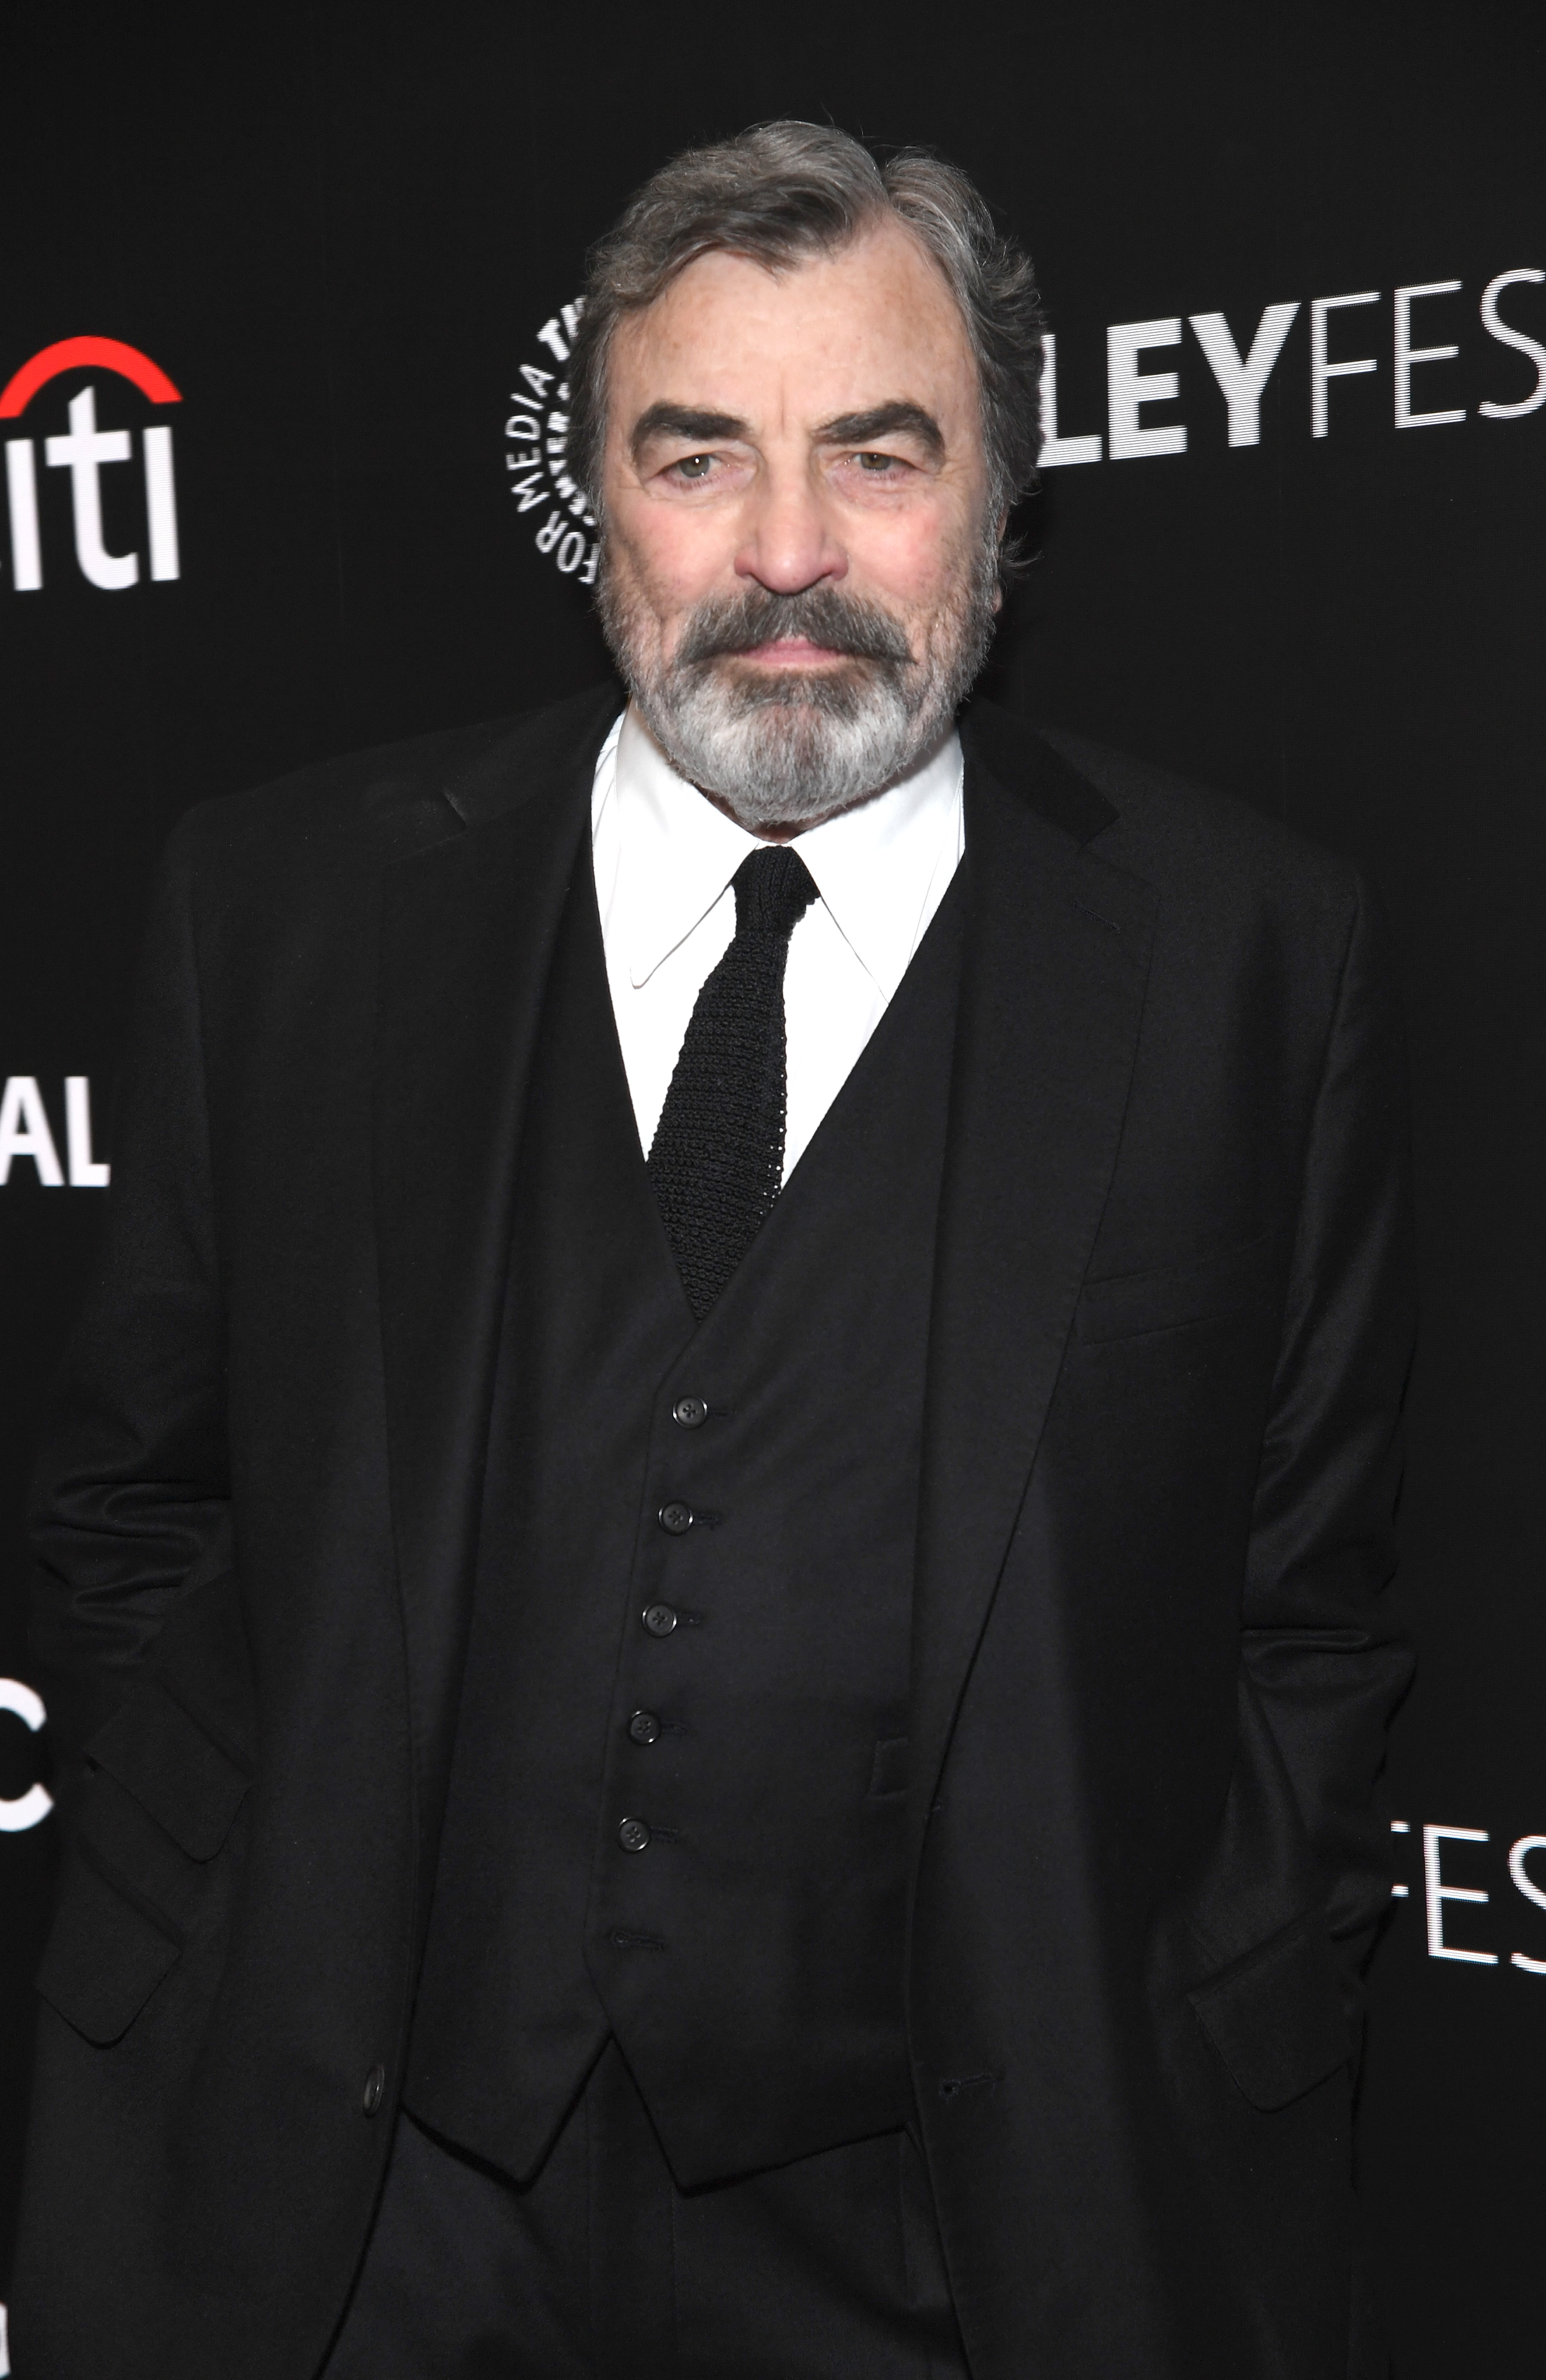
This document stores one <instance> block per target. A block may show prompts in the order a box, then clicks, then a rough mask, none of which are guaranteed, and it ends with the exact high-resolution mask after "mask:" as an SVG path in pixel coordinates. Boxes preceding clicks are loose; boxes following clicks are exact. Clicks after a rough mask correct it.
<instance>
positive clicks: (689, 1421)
mask: <svg viewBox="0 0 1546 2380" xmlns="http://www.w3.org/2000/svg"><path fill="white" fill-rule="evenodd" d="M671 1418H672V1420H673V1421H679V1422H680V1423H681V1425H682V1427H683V1428H684V1429H697V1428H698V1427H699V1426H700V1423H702V1422H706V1421H707V1420H708V1418H709V1408H708V1406H707V1405H706V1404H705V1403H704V1402H703V1400H702V1398H701V1397H678V1398H677V1400H676V1403H675V1404H674V1405H673V1406H672V1408H671Z"/></svg>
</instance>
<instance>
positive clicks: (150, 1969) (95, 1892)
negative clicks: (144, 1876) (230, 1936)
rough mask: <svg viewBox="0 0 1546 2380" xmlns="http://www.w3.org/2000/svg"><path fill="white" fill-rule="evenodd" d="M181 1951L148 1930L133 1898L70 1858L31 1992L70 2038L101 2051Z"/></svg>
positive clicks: (79, 1858) (86, 1863)
mask: <svg viewBox="0 0 1546 2380" xmlns="http://www.w3.org/2000/svg"><path fill="white" fill-rule="evenodd" d="M180 1950H181V1944H180V1943H179V1942H177V1940H176V1939H175V1938H174V1937H173V1935H172V1933H171V1932H170V1931H169V1930H168V1929H167V1928H166V1927H164V1926H163V1925H157V1924H155V1923H154V1922H152V1918H151V1917H150V1915H149V1914H148V1913H147V1912H146V1911H145V1909H144V1908H143V1907H142V1906H141V1904H140V1897H139V1895H138V1894H135V1895H133V1896H132V1897H130V1896H129V1894H128V1892H127V1891H126V1890H124V1889H120V1888H118V1886H117V1885H116V1884H114V1883H110V1882H109V1881H108V1879H107V1877H106V1876H104V1875H103V1873H102V1872H101V1870H100V1868H99V1866H98V1864H97V1863H96V1862H95V1861H94V1860H93V1859H90V1858H88V1857H86V1856H84V1855H83V1853H82V1852H79V1851H78V1852H76V1854H75V1856H74V1858H73V1859H72V1861H71V1863H70V1876H69V1881H68V1885H67V1888H66V1890H65V1892H64V1894H63V1896H62V1897H61V1900H60V1902H59V1913H58V1915H57V1916H56V1917H55V1921H54V1930H53V1932H52V1933H51V1934H50V1936H49V1937H48V1947H47V1949H45V1950H44V1952H43V1964H42V1965H41V1966H40V1968H39V1969H38V1974H37V1986H38V1989H39V1991H40V1992H41V1993H42V1994H43V1998H44V1999H45V2000H46V2001H47V2002H48V2004H49V2006H50V2008H52V2009H55V2010H57V2011H58V2013H59V2014H60V2016H62V2017H63V2018H64V2020H65V2022H66V2023H67V2024H69V2025H73V2026H74V2028H75V2030H76V2032H77V2033H80V2034H85V2036H86V2039H87V2040H88V2041H90V2042H93V2043H95V2045H96V2046H97V2047H98V2048H100V2049H105V2048H107V2047H108V2046H109V2045H110V2044H111V2043H113V2042H115V2041H118V2040H120V2039H121V2038H122V2036H123V2035H124V2034H126V2033H127V2032H128V2028H129V2026H130V2025H131V2024H132V2023H133V2022H134V2020H135V2018H136V2017H137V2016H138V2015H139V2013H140V2010H141V2009H142V2008H143V2007H144V2005H145V2002H146V2001H147V2000H148V1999H149V1998H150V1997H151V1994H152V1992H153V1991H154V1989H155V1987H156V1985H157V1984H159V1983H160V1981H161V1979H162V1977H163V1976H164V1974H165V1973H167V1972H168V1970H169V1969H170V1968H171V1967H173V1966H174V1965H175V1964H176V1963H177V1958H178V1956H179V1954H180Z"/></svg>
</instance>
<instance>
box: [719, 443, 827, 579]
mask: <svg viewBox="0 0 1546 2380" xmlns="http://www.w3.org/2000/svg"><path fill="white" fill-rule="evenodd" d="M847 568H848V557H847V554H846V552H845V550H844V547H843V545H842V543H841V541H840V540H838V539H837V538H836V537H835V536H834V533H833V524H832V521H831V519H830V516H829V515H828V513H827V510H826V507H825V506H824V505H823V504H822V500H821V496H820V493H819V492H818V491H817V490H816V489H815V488H813V487H812V486H811V485H810V480H807V479H806V478H805V477H804V475H803V474H796V473H791V474H789V475H787V476H785V475H783V474H779V475H776V476H775V475H770V477H769V478H768V479H766V480H763V481H762V482H761V485H760V486H759V487H758V488H757V490H756V492H755V493H754V494H753V497H752V500H751V506H750V513H749V517H748V519H747V520H746V523H745V530H744V534H743V536H742V539H741V542H740V545H739V548H738V550H737V552H736V576H737V577H741V578H754V579H755V580H756V581H757V582H758V584H759V585H760V586H762V587H766V588H767V589H769V590H770V592H771V593H773V594H774V595H798V594H800V593H802V592H803V591H804V589H806V588H808V587H815V586H817V585H819V584H820V583H821V581H822V579H828V578H842V577H846V573H847Z"/></svg>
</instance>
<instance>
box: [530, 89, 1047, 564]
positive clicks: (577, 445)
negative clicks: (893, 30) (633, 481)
mask: <svg viewBox="0 0 1546 2380" xmlns="http://www.w3.org/2000/svg"><path fill="white" fill-rule="evenodd" d="M888 214H889V215H894V216H895V217H896V218H897V219H898V220H899V221H900V222H902V223H904V224H906V225H907V227H908V229H909V230H910V231H911V232H912V233H913V234H914V236H915V237H917V238H918V239H919V241H920V242H921V244H922V246H923V247H924V248H925V249H927V251H928V253H929V254H930V256H931V257H932V259H933V261H934V262H935V263H936V264H937V265H938V266H939V268H940V271H941V272H942V273H943V275H944V278H945V280H946V282H947V283H948V285H949V286H950V290H951V294H952V295H953V297H955V299H956V305H957V306H958V307H959V308H960V310H961V319H962V321H963V322H964V323H965V325H966V331H967V336H968V339H969V341H970V343H971V350H972V354H973V356H974V357H975V358H976V361H977V376H978V385H979V387H980V392H981V401H982V446H983V454H984V457H985V459H986V463H987V468H988V504H989V519H990V521H991V522H992V523H997V522H998V521H1000V520H1001V519H1002V518H1003V517H1004V515H1005V514H1006V513H1007V512H1008V511H1009V509H1010V507H1011V505H1012V504H1014V503H1015V502H1016V498H1018V497H1020V496H1022V495H1024V494H1025V493H1026V492H1027V491H1028V490H1029V488H1030V487H1031V486H1032V485H1033V484H1034V482H1035V479H1036V457H1037V455H1038V453H1039V451H1040V448H1041V419H1040V392H1041V331H1042V317H1041V306H1040V303H1039V300H1038V297H1037V294H1036V283H1035V276H1034V274H1033V273H1032V271H1031V264H1030V259H1029V257H1028V256H1027V255H1026V253H1025V250H1024V249H1022V248H1020V247H1019V246H1018V245H1017V244H1016V242H1015V241H1014V240H1013V239H1010V238H1006V237H1004V236H1003V235H1002V234H1001V233H1000V232H999V231H998V230H997V229H996V228H995V226H994V224H993V219H992V215H991V214H990V212H989V211H988V207H987V204H986V202H985V200H983V199H982V197H981V195H980V192H979V191H978V190H977V188H976V187H975V186H974V184H973V183H972V182H970V181H969V180H968V177H967V176H966V175H965V174H964V173H963V172H962V171H961V169H960V167H959V166H958V165H952V164H947V163H946V161H945V160H944V159H943V157H936V156H934V155H933V154H931V152H930V151H928V150H927V149H901V150H898V151H897V152H896V153H895V155H894V156H892V157H891V158H889V159H888V160H887V162H886V163H885V164H877V162H876V160H875V159H874V158H873V157H872V156H871V155H870V152H869V150H868V149H866V148H864V147H863V145H862V144H861V143H860V142H859V141H858V140H853V139H852V138H850V136H849V135H848V134H847V133H846V132H839V131H837V130H835V129H834V128H830V127H828V126H825V125H820V124H801V123H798V122H795V121H792V120H791V121H784V122H780V123H776V124H761V125H757V126H755V127H753V128H752V129H751V130H750V131H749V132H741V133H737V134H736V138H735V139H734V140H720V141H716V142H715V143H714V145H713V146H712V148H707V149H688V150H686V151H684V152H683V153H682V154H681V155H680V156H679V157H674V158H673V159H672V160H671V162H670V164H666V165H663V166H662V167H661V168H660V170H659V172H658V173H655V174H652V175H651V177H650V179H649V180H648V181H647V182H646V183H645V184H644V186H643V188H641V189H639V190H638V191H636V193H635V194H634V196H633V198H631V199H630V200H629V201H628V203H627V207H626V208H625V209H624V211H623V213H622V215H621V216H620V218H619V219H618V221H617V223H616V224H615V226H614V227H613V229H612V230H611V231H609V232H607V233H606V234H605V236H604V237H603V238H601V239H600V240H598V241H597V242H596V245H595V246H594V248H593V249H591V251H590V259H589V274H588V279H587V284H586V293H585V310H584V313H583V315H582V316H581V319H580V327H579V336H578V341H577V344H576V346H575V350H574V355H573V358H572V360H571V364H570V376H569V387H570V399H571V402H570V431H569V458H570V468H571V469H572V470H573V471H574V473H575V476H576V478H577V479H578V481H579V483H580V485H581V486H582V487H583V488H584V489H585V491H586V493H587V494H588V496H589V497H590V502H591V504H592V505H593V507H594V508H595V511H596V514H597V516H598V518H599V517H600V516H601V509H602V508H601V483H602V454H603V446H604V443H605V438H606V375H607V359H608V356H609V354H610V351H611V347H612V341H613V338H614V335H615V332H616V328H617V325H618V322H620V321H621V320H622V319H623V317H624V316H625V315H627V314H635V313H639V312H640V311H641V310H643V309H644V308H645V307H647V306H651V305H653V304H654V302H655V299H656V298H657V297H660V296H661V294H662V292H663V290H664V289H666V288H667V287H668V286H669V285H670V284H671V282H673V281H674V280H675V279H676V275H677V274H678V273H681V272H683V271H685V270H686V268H687V266H688V265H689V264H690V263H691V262H692V261H693V260H694V258H695V257H700V256H705V255H708V254H709V253H711V252H712V250H714V249H729V250H731V251H733V252H734V253H735V254H736V255H738V256H749V257H751V258H753V259H754V260H755V261H756V262H757V263H759V264H763V265H766V266H768V267H769V268H770V270H773V271H777V270H779V269H780V268H781V267H785V266H788V265H791V264H797V263H801V262H804V261H806V260H808V259H810V258H811V257H815V256H821V255H826V254H830V253H831V252H832V251H833V250H834V249H841V248H846V246H847V245H848V243H849V241H850V240H852V239H855V238H857V237H858V235H859V234H860V233H861V232H863V231H865V230H866V229H868V228H869V227H870V225H872V224H874V223H875V222H876V220H877V219H878V218H883V217H884V216H886V215H888ZM1016 564H1017V556H1016V553H1015V552H1014V551H1013V549H1012V548H1010V547H1008V546H1004V547H1001V550H1000V553H999V575H1000V577H1001V579H1002V578H1007V577H1010V576H1011V575H1012V574H1013V572H1014V570H1015V568H1016Z"/></svg>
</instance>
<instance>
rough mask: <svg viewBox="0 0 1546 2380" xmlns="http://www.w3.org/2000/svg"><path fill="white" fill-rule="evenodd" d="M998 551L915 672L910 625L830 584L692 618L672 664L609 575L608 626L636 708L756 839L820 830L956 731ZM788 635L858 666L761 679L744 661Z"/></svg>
mask: <svg viewBox="0 0 1546 2380" xmlns="http://www.w3.org/2000/svg"><path fill="white" fill-rule="evenodd" d="M996 584H997V575H996V553H994V552H992V551H990V550H988V549H987V547H986V545H985V544H984V547H983V549H982V550H981V551H980V553H978V554H977V556H976V557H975V561H974V567H973V570H972V573H971V576H970V577H969V579H968V581H967V582H966V583H965V584H964V585H963V586H962V588H961V590H960V592H959V595H958V596H957V598H956V601H954V602H953V603H952V604H951V606H950V607H949V608H948V609H947V611H946V612H944V613H942V614H941V615H940V617H939V618H938V619H937V620H936V621H935V622H934V624H933V625H932V628H931V632H930V635H929V637H928V640H927V644H926V649H925V650H924V653H923V655H922V657H921V659H919V660H917V661H915V660H914V658H913V654H912V650H911V647H910V646H909V644H908V642H907V636H906V634H905V632H904V631H903V629H902V627H901V626H900V625H899V624H898V623H897V622H896V621H895V620H894V619H893V618H892V617H891V614H890V613H887V612H884V611H883V610H882V609H881V607H880V606H879V605H878V604H874V603H870V602H868V601H865V600H864V599H863V598H862V597H858V596H853V595H845V594H844V593H843V592H842V590H841V589H839V588H835V587H830V586H822V587H816V588H811V589H807V590H806V591H805V592H804V593H802V594H798V595H775V594H773V593H771V592H770V591H769V590H768V589H765V588H757V589H750V590H749V591H748V593H747V594H745V595H743V596H732V597H728V598H725V597H720V598H715V599H714V600H713V601H711V602H708V603H704V604H700V606H699V608H698V610H697V611H696V612H695V613H692V615H691V616H690V618H689V619H688V623H687V625H686V627H685V629H684V631H683V635H682V637H681V640H680V643H679V646H678V649H677V650H676V654H675V655H674V657H673V659H672V660H671V662H669V663H665V662H662V661H661V659H660V656H659V649H658V642H657V641H656V639H655V637H654V633H653V631H654V622H653V618H652V615H651V614H649V613H646V611H645V609H644V607H643V605H642V603H641V602H640V601H639V599H638V598H637V597H635V596H633V595H631V594H627V593H625V592H624V591H623V590H622V589H620V588H619V587H618V585H617V581H616V577H615V573H614V572H613V571H612V570H611V569H609V568H608V567H607V566H606V560H605V555H604V553H603V569H602V572H601V574H600V577H599V579H598V585H597V607H598V609H599V611H600V613H601V619H602V625H603V630H604V631H605V634H606V638H607V642H608V644H609V645H610V646H611V648H612V652H613V657H614V659H615V661H616V663H617V666H618V669H619V670H620V672H621V673H622V675H623V678H624V681H625V683H626V684H627V688H628V691H629V693H630V694H631V695H632V697H633V698H634V701H635V702H636V703H637V704H638V706H639V710H640V712H641V713H642V715H643V718H644V722H645V724H646V725H647V726H648V727H649V729H650V732H651V735H653V736H654V738H655V741H656V742H657V744H659V746H660V747H661V749H662V750H663V752H664V753H665V755H666V757H667V759H669V760H670V761H671V762H672V764H673V766H674V767H675V768H676V770H677V771H678V772H679V773H680V774H681V775H682V776H684V777H686V778H687V779H688V782H689V783H692V784H695V785H697V786H699V787H700V789H701V790H702V791H703V792H704V793H707V794H713V795H717V797H718V798H719V800H720V801H722V802H723V803H724V807H726V809H728V810H729V811H730V813H731V815H732V816H733V817H734V818H735V819H736V820H737V821H738V822H739V824H740V825H742V826H744V827H746V828H747V829H748V830H749V832H752V833H756V832H758V831H759V830H761V829H765V828H769V827H780V826H783V827H787V826H811V825H814V824H815V823H816V821H817V820H821V819H824V818H830V817H832V816H833V815H834V812H836V811H838V810H845V809H851V808H852V807H854V805H855V804H856V803H858V802H862V801H867V800H868V799H869V798H870V795H873V794H878V793H881V792H883V790H884V788H885V787H886V786H887V785H890V784H894V783H895V782H896V781H897V779H898V778H901V777H905V776H906V775H907V772H908V771H909V770H911V769H913V768H915V767H916V766H917V765H918V763H919V760H921V759H923V758H924V756H925V754H927V753H928V752H929V751H930V750H931V748H932V747H934V746H935V745H937V744H938V743H939V742H940V741H941V739H942V738H943V736H944V735H946V734H947V733H948V731H949V728H950V725H951V722H953V720H954V719H955V716H956V709H957V706H958V705H959V703H960V702H961V699H962V698H963V697H964V696H965V694H966V693H967V692H968V688H969V687H970V686H971V684H972V681H973V679H974V678H975V677H976V675H977V674H978V671H979V670H980V668H981V666H982V662H983V659H984V657H985V655H986V653H987V650H988V646H989V644H990V642H991V641H992V633H993V619H994V613H993V594H994V589H995V587H996ZM775 637H809V638H810V641H811V642H812V643H813V644H819V645H824V646H826V647H828V648H829V649H830V650H835V651H838V652H844V653H846V654H848V655H849V656H850V665H849V666H848V667H847V668H846V669H844V670H843V671H842V672H841V673H838V672H834V671H833V670H832V669H830V667H829V668H827V669H823V670H820V671H814V670H813V671H811V672H810V673H809V674H807V673H802V672H800V671H798V670H794V669H781V670H778V671H776V672H772V671H770V672H767V673H765V674H754V673H752V672H749V671H742V670H738V669H737V668H736V661H735V656H736V654H737V653H740V652H746V651H749V650H751V649H752V648H753V647H755V646H757V645H761V644H763V643H766V642H769V641H771V640H772V639H773V638H775Z"/></svg>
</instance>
